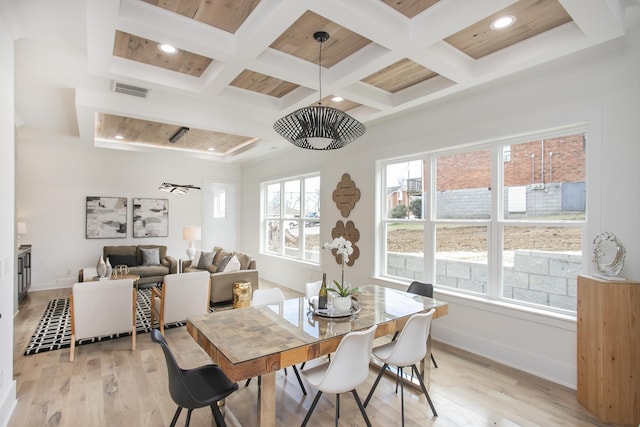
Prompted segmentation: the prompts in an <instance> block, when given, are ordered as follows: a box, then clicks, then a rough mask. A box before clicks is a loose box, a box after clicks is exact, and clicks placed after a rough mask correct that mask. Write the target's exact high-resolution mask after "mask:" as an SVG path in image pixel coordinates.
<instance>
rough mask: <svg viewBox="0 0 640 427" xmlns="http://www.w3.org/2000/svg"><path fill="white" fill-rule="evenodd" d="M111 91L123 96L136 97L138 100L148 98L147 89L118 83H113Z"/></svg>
mask: <svg viewBox="0 0 640 427" xmlns="http://www.w3.org/2000/svg"><path fill="white" fill-rule="evenodd" d="M113 91H114V92H117V93H124V94H125V95H131V96H137V97H138V98H146V97H148V96H149V89H146V88H143V87H138V86H132V85H128V84H125V83H119V82H113Z"/></svg>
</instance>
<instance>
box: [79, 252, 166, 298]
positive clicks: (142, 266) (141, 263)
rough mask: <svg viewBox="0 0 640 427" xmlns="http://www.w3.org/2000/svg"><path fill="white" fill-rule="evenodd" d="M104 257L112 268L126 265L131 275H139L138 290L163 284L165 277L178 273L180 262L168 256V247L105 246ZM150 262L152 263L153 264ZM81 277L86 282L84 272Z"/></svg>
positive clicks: (81, 272)
mask: <svg viewBox="0 0 640 427" xmlns="http://www.w3.org/2000/svg"><path fill="white" fill-rule="evenodd" d="M145 254H146V257H145ZM156 254H157V259H156ZM102 256H103V258H104V259H105V261H106V260H107V258H109V263H110V264H111V266H112V267H114V268H115V267H116V266H117V265H126V266H127V267H128V268H129V274H137V275H139V276H140V280H138V288H149V287H152V286H154V285H155V284H156V283H162V281H163V280H164V276H165V275H167V274H170V273H177V272H178V261H177V260H176V259H175V258H173V257H170V256H168V255H167V247H166V246H161V245H137V246H136V245H130V246H126V245H122V246H105V247H104V248H103V249H102ZM145 258H146V259H145ZM145 261H147V262H145ZM148 261H151V263H149V262H148ZM156 261H159V263H158V264H155V262H156ZM79 275H80V277H79V279H80V281H81V282H82V281H84V277H82V275H83V271H82V270H80V273H79Z"/></svg>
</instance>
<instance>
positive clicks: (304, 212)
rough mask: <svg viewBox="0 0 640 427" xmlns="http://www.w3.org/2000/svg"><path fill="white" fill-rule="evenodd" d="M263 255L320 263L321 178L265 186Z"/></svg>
mask: <svg viewBox="0 0 640 427" xmlns="http://www.w3.org/2000/svg"><path fill="white" fill-rule="evenodd" d="M262 195H263V200H264V209H263V215H262V230H263V234H262V235H263V239H262V251H263V252H266V253H271V254H274V255H281V256H286V257H290V258H296V259H300V260H304V261H311V262H314V263H318V262H319V258H320V257H319V238H320V176H319V175H307V176H303V177H295V178H287V179H283V180H279V181H271V182H267V183H263V184H262Z"/></svg>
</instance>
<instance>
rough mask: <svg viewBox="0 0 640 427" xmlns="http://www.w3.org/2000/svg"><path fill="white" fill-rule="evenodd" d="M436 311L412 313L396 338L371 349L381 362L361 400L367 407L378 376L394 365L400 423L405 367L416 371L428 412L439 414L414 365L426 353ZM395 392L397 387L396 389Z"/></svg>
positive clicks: (378, 380) (378, 379)
mask: <svg viewBox="0 0 640 427" xmlns="http://www.w3.org/2000/svg"><path fill="white" fill-rule="evenodd" d="M434 312H435V310H433V309H432V310H429V311H428V312H426V313H417V314H414V315H413V316H411V317H410V318H409V320H407V323H406V324H405V325H404V328H402V331H401V332H400V335H399V336H398V339H397V340H395V341H391V342H389V343H387V344H383V345H381V346H379V347H376V348H374V349H373V355H374V356H375V357H376V358H378V359H380V361H382V363H383V365H382V368H381V369H380V372H379V373H378V377H377V378H376V380H375V382H374V383H373V387H371V391H369V395H368V396H367V398H366V399H365V401H364V406H365V407H366V406H367V405H368V404H369V401H370V400H371V397H372V396H373V392H374V391H375V389H376V387H377V386H378V383H379V382H380V378H382V375H383V374H384V372H385V370H386V369H387V367H388V366H389V365H392V366H395V367H396V368H397V374H396V375H397V376H396V383H397V382H398V381H399V382H400V396H401V397H400V399H401V407H402V425H403V426H404V380H403V379H402V373H403V369H404V368H405V367H407V366H410V367H411V369H412V372H413V373H415V375H416V377H418V381H419V382H420V388H421V389H422V392H423V393H424V395H425V397H426V398H427V402H429V406H431V411H432V412H433V415H434V416H436V417H437V416H438V413H437V412H436V408H435V407H434V406H433V402H432V401H431V397H430V396H429V392H428V391H427V388H426V387H425V385H424V381H423V379H422V375H420V372H418V368H417V367H416V363H418V362H419V361H421V360H423V359H424V358H425V356H426V355H427V337H428V336H429V328H430V327H431V319H432V318H433V313H434ZM396 391H397V390H396Z"/></svg>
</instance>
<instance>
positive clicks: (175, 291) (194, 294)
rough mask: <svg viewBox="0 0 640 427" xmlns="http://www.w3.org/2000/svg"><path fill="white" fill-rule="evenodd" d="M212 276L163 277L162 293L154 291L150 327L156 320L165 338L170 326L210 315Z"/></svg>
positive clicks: (195, 274) (192, 274)
mask: <svg viewBox="0 0 640 427" xmlns="http://www.w3.org/2000/svg"><path fill="white" fill-rule="evenodd" d="M210 276H211V275H210V274H209V272H208V271H198V272H195V273H183V274H167V275H166V276H164V283H163V284H162V290H160V289H158V288H152V292H153V304H151V326H153V325H154V324H155V319H156V317H157V318H158V323H159V324H160V332H161V333H162V335H164V325H166V324H167V323H173V322H181V321H184V320H187V318H188V317H190V316H195V315H197V314H206V313H208V312H209V293H210V292H211V287H210V286H209V282H210V280H211V277H210Z"/></svg>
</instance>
